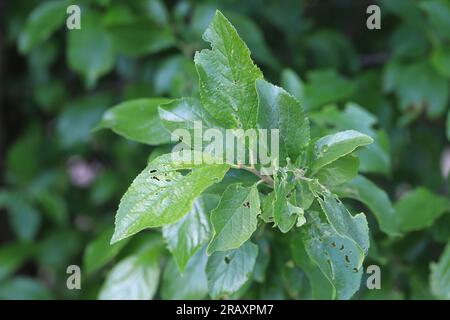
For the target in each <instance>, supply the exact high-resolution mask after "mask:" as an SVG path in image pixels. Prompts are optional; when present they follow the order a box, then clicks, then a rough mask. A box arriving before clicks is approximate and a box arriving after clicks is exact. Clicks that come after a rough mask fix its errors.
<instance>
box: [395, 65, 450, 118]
mask: <svg viewBox="0 0 450 320" xmlns="http://www.w3.org/2000/svg"><path fill="white" fill-rule="evenodd" d="M396 93H397V96H398V98H399V100H400V108H401V110H402V111H406V110H422V109H423V108H424V107H425V108H426V110H427V114H428V116H429V117H432V118H436V117H439V116H440V115H442V113H443V112H444V111H445V108H446V106H447V103H448V99H449V96H450V91H449V86H448V82H447V79H445V78H444V77H442V76H440V75H439V74H438V73H436V71H435V70H434V69H433V68H432V67H431V65H430V63H429V62H428V61H426V62H421V63H416V64H412V65H408V66H406V67H403V68H402V69H401V72H400V75H399V78H398V83H397V87H396Z"/></svg>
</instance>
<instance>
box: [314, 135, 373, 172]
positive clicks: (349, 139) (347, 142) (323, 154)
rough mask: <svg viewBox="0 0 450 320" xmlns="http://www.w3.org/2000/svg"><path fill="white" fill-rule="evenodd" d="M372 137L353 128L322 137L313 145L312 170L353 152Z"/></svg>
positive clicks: (370, 141) (367, 142)
mask: <svg viewBox="0 0 450 320" xmlns="http://www.w3.org/2000/svg"><path fill="white" fill-rule="evenodd" d="M372 142H373V139H372V138H371V137H369V136H367V135H365V134H362V133H360V132H358V131H355V130H346V131H341V132H338V133H335V134H330V135H328V136H325V137H322V138H320V139H319V140H317V141H316V143H315V145H314V160H313V161H314V162H313V165H312V169H313V170H315V171H316V170H318V169H320V168H322V167H323V166H326V165H327V164H330V163H332V162H333V161H335V160H337V159H339V158H341V157H343V156H345V155H347V154H349V153H351V152H353V151H354V150H355V149H356V148H358V147H362V146H366V145H368V144H371V143H372Z"/></svg>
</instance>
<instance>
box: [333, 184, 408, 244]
mask: <svg viewBox="0 0 450 320" xmlns="http://www.w3.org/2000/svg"><path fill="white" fill-rule="evenodd" d="M337 193H338V194H339V196H340V197H341V198H351V199H355V200H358V201H361V202H362V203H364V204H365V205H366V206H367V207H368V208H369V209H370V210H371V211H372V213H373V214H374V215H375V217H376V218H377V220H378V223H379V224H380V229H381V230H383V231H384V232H385V233H387V234H389V235H391V236H395V235H398V234H399V232H398V230H397V222H396V213H395V209H394V207H393V205H392V202H391V200H390V199H389V197H388V195H387V194H386V192H385V191H384V190H382V189H380V188H379V187H378V186H377V185H375V184H374V183H373V182H371V181H370V180H368V179H367V178H365V177H363V176H358V177H356V178H355V179H353V180H352V181H350V182H349V183H347V184H345V185H342V186H339V187H338V188H337Z"/></svg>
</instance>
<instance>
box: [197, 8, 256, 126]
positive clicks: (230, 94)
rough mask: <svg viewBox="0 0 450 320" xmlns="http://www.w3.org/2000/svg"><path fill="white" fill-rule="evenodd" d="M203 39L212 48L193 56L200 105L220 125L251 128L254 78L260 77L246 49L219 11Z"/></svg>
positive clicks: (254, 120) (254, 117) (253, 106)
mask: <svg viewBox="0 0 450 320" xmlns="http://www.w3.org/2000/svg"><path fill="white" fill-rule="evenodd" d="M203 39H204V40H205V41H207V42H209V43H211V47H212V49H211V50H209V49H205V50H202V51H201V52H197V53H196V54H195V58H194V61H195V65H196V67H197V72H198V75H199V79H200V97H201V100H202V103H203V105H204V106H205V108H206V110H208V111H209V113H210V114H211V115H212V116H213V117H214V118H215V119H216V120H217V121H219V122H220V123H221V124H223V126H224V127H227V128H243V129H247V128H254V127H255V126H256V122H257V118H258V105H257V97H256V90H255V81H256V79H259V78H262V77H263V76H262V73H261V71H260V70H259V69H258V67H256V66H255V65H254V64H253V62H252V59H251V58H250V50H249V49H248V48H247V46H246V45H245V43H244V42H243V41H242V39H241V38H240V37H239V35H238V33H237V31H236V29H235V28H234V27H233V26H232V25H231V23H230V22H229V21H228V20H227V19H226V18H225V17H224V16H223V14H222V13H220V12H219V11H217V12H216V14H215V16H214V18H213V20H212V22H211V24H210V25H209V27H208V29H206V31H205V33H204V34H203Z"/></svg>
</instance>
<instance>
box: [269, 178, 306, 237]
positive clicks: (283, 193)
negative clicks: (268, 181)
mask: <svg viewBox="0 0 450 320" xmlns="http://www.w3.org/2000/svg"><path fill="white" fill-rule="evenodd" d="M291 178H292V173H290V172H285V171H284V170H282V169H280V171H278V172H277V173H276V174H275V175H274V200H273V218H274V221H275V224H276V225H277V226H278V228H279V229H280V231H281V232H283V233H286V232H288V231H289V230H291V228H292V227H293V226H294V224H295V221H297V218H299V220H301V217H303V211H302V209H301V208H299V207H297V206H296V205H295V204H296V203H295V202H296V196H295V183H294V182H292V181H291Z"/></svg>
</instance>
